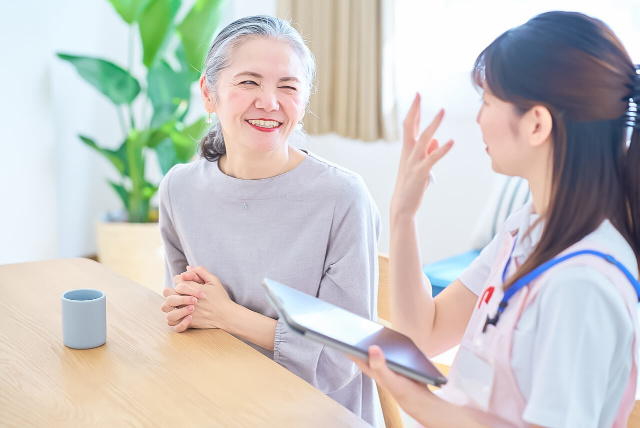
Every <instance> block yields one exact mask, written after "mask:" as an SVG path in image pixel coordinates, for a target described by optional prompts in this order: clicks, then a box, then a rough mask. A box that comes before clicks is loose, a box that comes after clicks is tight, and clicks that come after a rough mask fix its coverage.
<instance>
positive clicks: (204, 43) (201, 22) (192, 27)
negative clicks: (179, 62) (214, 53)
mask: <svg viewBox="0 0 640 428" xmlns="http://www.w3.org/2000/svg"><path fill="white" fill-rule="evenodd" d="M224 3H225V0H197V1H196V4H195V5H194V6H193V8H192V9H191V10H190V11H189V13H188V14H187V16H186V17H185V18H184V20H183V21H182V22H181V23H180V25H178V33H179V34H180V37H181V38H182V44H183V45H184V52H185V56H186V58H187V63H188V64H189V65H190V66H191V67H193V68H195V69H196V70H200V69H201V68H202V63H203V61H204V59H205V57H206V55H207V52H208V51H209V47H210V45H211V40H212V39H213V35H214V34H215V31H216V29H217V28H218V24H219V23H220V20H221V19H222V10H223V6H224Z"/></svg>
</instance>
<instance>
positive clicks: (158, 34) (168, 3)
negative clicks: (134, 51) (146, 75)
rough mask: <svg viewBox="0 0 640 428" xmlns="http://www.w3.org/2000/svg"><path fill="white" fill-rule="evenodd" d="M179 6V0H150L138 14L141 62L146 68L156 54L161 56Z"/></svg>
mask: <svg viewBox="0 0 640 428" xmlns="http://www.w3.org/2000/svg"><path fill="white" fill-rule="evenodd" d="M179 8H180V0H151V2H150V3H149V4H148V5H147V7H146V8H145V9H144V11H143V12H142V14H141V15H140V19H139V27H140V38H141V39H142V49H143V52H144V55H143V58H142V62H143V63H144V65H145V66H146V67H147V68H151V66H152V65H153V61H154V59H155V58H156V56H161V54H162V51H163V50H164V48H165V47H166V46H167V43H168V40H169V38H170V37H169V36H170V35H171V31H170V29H171V28H172V21H173V18H174V17H175V15H176V12H177V11H178V9H179ZM158 54H160V55H158Z"/></svg>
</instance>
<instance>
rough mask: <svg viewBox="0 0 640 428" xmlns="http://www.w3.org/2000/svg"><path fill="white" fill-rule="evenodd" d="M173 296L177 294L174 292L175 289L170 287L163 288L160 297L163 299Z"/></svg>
mask: <svg viewBox="0 0 640 428" xmlns="http://www.w3.org/2000/svg"><path fill="white" fill-rule="evenodd" d="M173 294H178V293H177V292H176V290H175V289H173V288H172V287H167V288H165V289H164V290H162V295H163V296H164V297H169V296H171V295H173Z"/></svg>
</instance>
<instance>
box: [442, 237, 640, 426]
mask: <svg viewBox="0 0 640 428" xmlns="http://www.w3.org/2000/svg"><path fill="white" fill-rule="evenodd" d="M515 240H516V238H515V237H514V236H513V235H512V234H510V233H507V234H506V237H505V240H504V242H503V245H502V247H501V249H500V252H499V253H498V256H497V258H496V262H495V263H494V265H493V267H492V268H491V272H490V274H489V277H488V279H487V281H486V283H485V287H484V289H483V292H482V294H481V295H480V298H479V299H478V303H477V304H476V306H475V308H474V311H473V313H472V315H471V319H470V320H469V324H468V326H467V329H466V331H465V334H464V336H463V338H462V342H461V343H460V349H459V351H458V354H457V355H456V358H455V360H454V362H453V364H452V366H451V370H450V372H449V376H448V378H449V381H448V383H447V384H446V385H445V386H444V387H443V388H442V389H441V390H440V391H439V394H438V395H440V396H441V397H442V398H444V399H446V400H447V401H450V402H452V403H455V404H458V405H461V406H465V407H466V408H467V409H469V411H471V412H472V414H473V415H474V416H475V417H476V419H477V420H478V421H479V422H483V423H485V424H487V425H488V426H491V427H529V426H530V425H529V424H528V423H526V422H525V421H524V420H523V419H522V415H523V413H524V410H525V407H526V402H525V400H524V397H523V396H522V394H521V392H520V389H519V387H518V384H517V382H516V378H515V376H514V374H513V371H512V369H511V350H512V346H513V331H514V329H515V327H516V325H517V323H518V321H519V319H520V316H521V315H522V312H523V311H524V309H525V308H526V307H527V306H528V305H529V304H531V303H532V302H533V300H534V299H535V296H536V295H537V294H538V292H539V291H540V288H541V285H543V284H545V283H546V281H545V280H546V277H547V275H552V274H553V272H554V270H555V269H556V267H555V265H554V266H551V267H547V268H545V266H544V265H543V266H541V268H540V271H541V272H543V273H541V274H540V275H539V276H537V278H536V279H534V280H532V281H531V282H528V281H524V282H525V283H527V282H528V286H524V287H523V288H521V289H519V290H518V291H516V292H515V294H513V295H512V296H511V297H510V298H509V300H508V305H507V306H506V308H504V310H503V312H502V313H501V315H500V317H499V322H497V323H495V324H492V323H488V324H487V320H488V319H490V318H494V317H495V315H496V313H497V312H498V306H499V305H500V303H501V301H502V299H503V296H504V293H503V289H502V284H503V277H505V276H506V277H508V276H509V275H511V274H512V273H513V272H514V271H515V269H516V268H517V267H516V266H509V264H510V263H509V261H510V259H511V254H512V251H513V248H514V246H515ZM582 250H587V251H586V252H591V251H590V250H596V251H597V250H598V246H597V245H596V244H595V243H589V242H585V241H581V242H579V243H577V244H575V245H573V246H571V247H570V248H568V249H567V250H565V251H564V252H562V253H561V254H560V255H559V256H558V257H556V258H555V259H557V258H560V257H562V256H566V255H569V254H571V253H574V252H576V251H582ZM609 257H610V256H609ZM555 259H554V260H555ZM614 262H615V260H613V259H612V258H611V259H610V260H609V261H606V260H605V259H603V258H602V257H598V256H596V255H593V253H592V254H581V255H578V256H575V257H572V256H569V257H568V258H567V259H566V260H563V261H561V262H560V263H559V266H561V267H565V266H572V265H588V266H590V267H594V268H596V269H598V271H599V272H601V273H602V274H603V275H605V276H606V277H607V278H608V279H609V280H610V281H611V282H612V283H613V284H614V285H615V287H616V289H617V290H618V291H619V292H620V294H621V295H622V297H623V299H624V302H625V304H626V306H627V310H628V312H629V317H630V318H631V320H632V322H633V325H634V326H637V304H638V293H637V292H636V289H635V287H636V286H637V287H638V288H640V284H638V281H637V280H636V279H635V278H631V277H630V275H631V274H629V273H628V271H627V274H628V276H626V275H625V273H623V272H622V270H621V269H624V267H619V266H616V265H614V264H613V263H614ZM513 264H515V263H513ZM533 273H535V271H534V272H532V274H533ZM532 276H533V275H532ZM630 281H631V282H632V284H633V281H635V284H634V285H633V287H630V286H629V285H630ZM512 288H514V289H515V287H512ZM512 292H513V290H512ZM485 324H486V329H485ZM483 330H485V331H484V332H483ZM635 330H636V332H635V338H634V341H633V345H632V349H633V364H632V368H631V373H630V376H629V381H628V383H627V387H626V389H625V392H624V396H623V398H622V402H621V403H620V406H619V408H618V412H617V416H616V419H615V422H614V425H613V426H614V427H626V425H627V419H628V417H629V414H630V413H631V410H632V408H633V405H634V403H635V393H636V381H637V367H638V351H637V344H638V343H640V341H639V340H640V339H639V337H638V329H637V328H636V329H635Z"/></svg>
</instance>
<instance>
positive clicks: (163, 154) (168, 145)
mask: <svg viewBox="0 0 640 428" xmlns="http://www.w3.org/2000/svg"><path fill="white" fill-rule="evenodd" d="M154 149H155V151H156V156H157V157H158V164H160V170H161V171H162V174H163V175H164V174H166V173H167V172H169V170H170V169H171V168H172V167H173V166H174V165H175V164H177V163H178V158H177V157H176V151H175V150H174V148H173V141H171V138H165V139H164V140H163V141H162V142H161V143H160V144H158V145H156V147H155V148H154Z"/></svg>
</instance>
